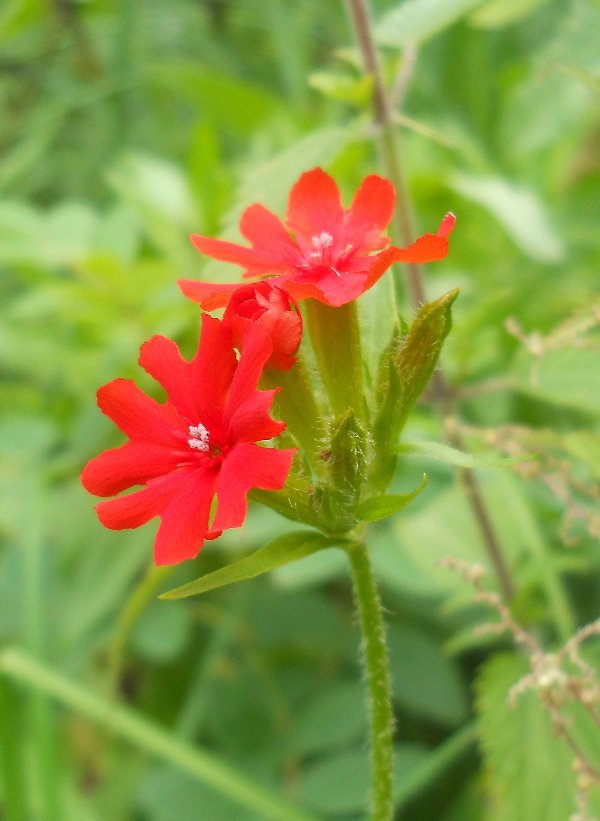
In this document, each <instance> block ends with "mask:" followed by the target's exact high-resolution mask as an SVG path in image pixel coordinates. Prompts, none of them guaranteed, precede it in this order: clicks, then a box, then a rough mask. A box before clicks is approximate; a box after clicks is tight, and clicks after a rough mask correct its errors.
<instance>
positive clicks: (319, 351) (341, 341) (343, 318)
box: [304, 299, 364, 414]
mask: <svg viewBox="0 0 600 821" xmlns="http://www.w3.org/2000/svg"><path fill="white" fill-rule="evenodd" d="M304 304H305V315H306V320H307V325H308V331H309V335H310V341H311V343H312V347H313V351H314V353H315V358H316V360H317V365H318V368H319V374H320V376H321V381H322V383H323V387H324V388H325V391H326V393H327V396H328V399H329V402H330V405H331V409H332V410H333V412H334V413H335V414H339V413H343V412H344V411H345V410H346V408H349V407H351V408H354V410H355V411H356V412H357V413H359V414H361V413H363V411H364V396H363V363H362V352H361V343H360V328H359V324H358V312H357V308H356V304H355V303H354V302H347V303H346V304H345V305H340V306H339V307H332V306H330V305H325V304H324V303H322V302H318V301H317V300H316V299H307V300H306V302H305V303H304Z"/></svg>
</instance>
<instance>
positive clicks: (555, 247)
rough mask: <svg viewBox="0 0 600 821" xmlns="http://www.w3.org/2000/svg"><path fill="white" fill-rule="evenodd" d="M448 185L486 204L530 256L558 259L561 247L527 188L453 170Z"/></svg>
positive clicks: (536, 200)
mask: <svg viewBox="0 0 600 821" xmlns="http://www.w3.org/2000/svg"><path fill="white" fill-rule="evenodd" d="M450 185H451V186H452V188H454V190H455V191H458V193H459V194H462V195H463V197H466V198H467V199H469V200H472V201H473V202H476V203H479V205H482V206H483V207H484V208H486V209H487V210H488V211H489V212H490V213H491V214H492V215H493V216H494V217H495V218H496V219H497V220H498V222H499V223H500V224H501V225H502V227H503V228H504V230H505V231H506V232H507V234H508V235H509V236H510V238H511V239H512V240H513V242H514V243H515V244H516V245H517V246H518V247H519V248H520V249H521V250H522V251H523V253H525V254H527V255H528V256H530V257H531V258H532V259H536V260H539V261H540V262H560V260H562V259H563V257H564V249H563V246H562V243H561V242H560V239H559V238H558V237H557V235H556V232H555V231H554V229H553V227H552V225H551V222H550V219H549V217H548V214H547V212H546V210H545V209H544V205H543V203H542V201H541V199H540V198H539V197H538V196H537V195H536V194H535V193H534V192H533V191H532V190H530V189H528V188H524V187H522V186H520V185H517V184H516V183H512V182H509V181H508V180H505V179H503V178H501V177H481V176H477V177H475V176H472V175H469V174H454V175H453V176H452V177H451V179H450Z"/></svg>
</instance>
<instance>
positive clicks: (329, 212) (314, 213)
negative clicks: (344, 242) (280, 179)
mask: <svg viewBox="0 0 600 821" xmlns="http://www.w3.org/2000/svg"><path fill="white" fill-rule="evenodd" d="M343 219H344V209H343V208H342V202H341V199H340V192H339V189H338V187H337V185H336V183H335V180H334V179H333V177H330V176H329V174H326V173H325V171H323V169H322V168H313V170H312V171H307V172H306V174H302V176H301V177H300V179H299V180H298V182H297V183H296V184H295V185H294V187H293V188H292V190H291V192H290V198H289V202H288V210H287V216H286V224H287V226H288V228H289V229H290V231H293V232H294V234H295V235H296V239H299V238H301V239H303V240H304V242H305V243H306V244H310V242H311V240H312V238H313V237H315V236H316V237H318V236H319V235H320V234H321V233H323V232H325V233H327V234H330V236H332V237H333V238H334V239H335V238H336V237H339V234H340V230H341V227H342V221H343Z"/></svg>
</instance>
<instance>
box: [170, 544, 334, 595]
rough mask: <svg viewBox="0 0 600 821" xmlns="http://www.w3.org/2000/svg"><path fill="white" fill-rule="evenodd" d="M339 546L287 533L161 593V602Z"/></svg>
mask: <svg viewBox="0 0 600 821" xmlns="http://www.w3.org/2000/svg"><path fill="white" fill-rule="evenodd" d="M339 544H340V540H339V539H337V540H336V539H332V538H331V537H329V536H325V535H324V534H322V533H317V532H316V531H313V530H301V531H297V532H295V533H286V534H285V535H284V536H279V537H278V538H276V539H273V541H271V542H269V543H268V544H266V545H265V546H264V547H261V548H260V550H257V551H256V552H255V553H252V554H251V555H250V556H246V557H245V558H243V559H240V560H239V561H238V562H234V563H233V564H228V565H227V566H226V567H221V568H219V570H215V571H214V573H207V574H206V575H205V576H200V578H199V579H196V580H195V581H193V582H189V583H188V584H184V585H182V586H181V587H176V588H175V589H174V590H169V591H168V592H167V593H162V594H161V596H160V598H161V599H184V598H187V597H188V596H198V595H200V594H201V593H206V592H207V591H209V590H216V589H217V588H219V587H225V586H227V585H228V584H235V583H236V582H242V581H245V580H246V579H254V578H256V576H261V575H262V574H263V573H268V572H269V570H272V569H273V568H274V567H281V565H284V564H288V562H294V561H296V560H297V559H302V558H304V557H305V556H310V554H311V553H316V552H317V551H318V550H324V549H325V548H327V547H334V546H336V545H339Z"/></svg>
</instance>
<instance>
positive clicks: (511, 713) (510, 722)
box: [477, 654, 597, 821]
mask: <svg viewBox="0 0 600 821" xmlns="http://www.w3.org/2000/svg"><path fill="white" fill-rule="evenodd" d="M527 672H528V667H527V663H526V661H525V659H523V658H522V657H521V656H517V655H513V654H510V655H509V654H506V655H501V656H496V657H495V658H493V659H491V660H490V661H489V662H488V663H487V664H486V665H485V666H484V667H483V668H482V670H481V673H480V675H479V680H478V683H477V707H478V711H479V715H480V731H481V746H482V749H483V753H484V757H485V761H486V764H487V771H488V772H487V775H488V779H487V780H488V784H489V793H490V794H489V796H488V800H489V802H490V807H489V815H487V816H486V818H489V821H565V819H566V818H570V817H571V814H572V813H573V812H574V811H575V777H574V774H573V770H572V762H573V753H572V752H571V750H570V749H569V747H568V746H567V744H566V742H565V741H564V740H563V739H561V738H559V737H558V736H557V735H556V733H554V732H553V730H552V724H551V720H550V716H549V715H548V713H547V712H545V711H544V709H543V708H542V706H541V704H540V701H539V699H538V697H537V695H536V693H534V692H533V691H527V692H525V693H523V694H522V695H521V696H520V697H519V698H518V699H517V701H516V705H515V707H514V708H512V709H511V707H510V706H509V704H508V694H509V690H510V688H511V687H512V686H514V685H515V684H516V683H517V682H518V681H519V680H520V679H521V678H522V677H523V676H524V675H525V674H526V673H527ZM596 732H597V731H596ZM549 785H552V789H548V786H549Z"/></svg>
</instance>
